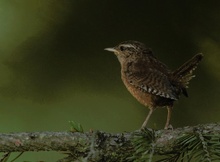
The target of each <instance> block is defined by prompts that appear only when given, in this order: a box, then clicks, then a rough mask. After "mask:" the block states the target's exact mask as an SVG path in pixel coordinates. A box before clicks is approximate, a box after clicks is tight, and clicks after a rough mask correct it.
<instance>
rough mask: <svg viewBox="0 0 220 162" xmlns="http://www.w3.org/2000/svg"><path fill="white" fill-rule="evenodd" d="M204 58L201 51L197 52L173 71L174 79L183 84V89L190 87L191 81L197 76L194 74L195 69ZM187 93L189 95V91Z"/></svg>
mask: <svg viewBox="0 0 220 162" xmlns="http://www.w3.org/2000/svg"><path fill="white" fill-rule="evenodd" d="M202 58H203V55H202V54H201V53H199V54H196V55H195V56H194V57H193V58H191V59H190V60H189V61H187V62H186V63H184V64H183V65H182V66H180V67H179V68H178V69H177V70H175V71H174V72H173V79H174V80H175V81H177V82H178V83H179V84H181V86H182V87H183V89H186V88H187V87H188V84H189V81H190V80H191V79H192V78H193V77H194V76H195V75H193V71H194V70H195V69H196V68H197V66H198V63H199V62H200V61H201V60H202ZM183 93H184V92H183ZM185 95H186V96H187V93H186V94H185Z"/></svg>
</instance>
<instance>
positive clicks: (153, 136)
mask: <svg viewBox="0 0 220 162" xmlns="http://www.w3.org/2000/svg"><path fill="white" fill-rule="evenodd" d="M146 133H150V136H149V135H148V136H147V138H146V142H149V141H147V140H150V142H151V144H153V148H154V152H153V154H170V153H172V152H176V151H178V147H177V146H176V144H177V143H176V141H177V140H178V139H179V138H180V137H182V136H184V135H185V134H198V135H199V134H202V135H212V134H214V135H219V134H220V123H211V124H205V125H197V126H192V127H190V126H187V127H183V128H177V129H174V130H152V129H145V130H137V131H134V132H124V133H117V134H113V133H106V132H102V131H95V132H85V133H81V132H31V133H27V132H25V133H1V134H0V152H25V151H68V154H69V157H72V158H74V159H87V160H88V159H90V161H95V160H96V161H99V160H100V159H102V160H105V158H110V157H111V158H113V157H115V158H117V159H123V158H128V157H129V156H131V154H133V152H134V151H135V149H136V148H135V147H136V146H135V139H137V137H143V136H145V134H146ZM148 137H150V138H148ZM143 144H144V142H143Z"/></svg>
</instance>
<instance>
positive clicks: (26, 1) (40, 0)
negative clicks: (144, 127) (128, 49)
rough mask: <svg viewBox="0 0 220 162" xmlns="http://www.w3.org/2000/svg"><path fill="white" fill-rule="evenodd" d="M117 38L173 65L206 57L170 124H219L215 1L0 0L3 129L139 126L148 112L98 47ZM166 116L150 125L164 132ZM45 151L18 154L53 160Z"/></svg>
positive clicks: (159, 114) (219, 24)
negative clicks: (74, 124)
mask: <svg viewBox="0 0 220 162" xmlns="http://www.w3.org/2000/svg"><path fill="white" fill-rule="evenodd" d="M125 40H138V41H141V42H144V43H145V44H146V45H147V46H149V47H151V48H152V49H153V51H154V53H155V55H156V56H157V57H158V58H159V59H160V60H161V61H162V62H164V63H166V64H167V65H168V66H169V67H170V68H171V69H175V68H177V67H179V66H180V65H181V64H183V63H184V62H185V61H187V60H188V59H189V58H191V57H192V56H193V55H194V54H196V53H199V52H202V53H204V60H203V61H202V62H201V64H200V65H199V67H198V69H197V70H196V71H195V74H196V76H197V77H196V78H194V79H193V80H192V81H191V83H190V89H188V93H189V96H190V97H189V98H185V97H181V99H180V100H179V101H178V102H176V103H175V106H174V111H173V116H172V121H171V123H172V125H173V127H174V128H176V127H182V126H186V125H195V124H202V123H209V122H218V121H219V117H220V107H219V97H220V95H219V93H220V86H219V81H220V63H219V62H220V56H219V54H220V1H205V0H201V1H174V0H173V1H172V0H171V1H159V0H156V1H153V0H139V1H135V0H126V1H125V0H124V1H122V0H121V1H116V0H111V1H110V0H109V1H107V0H96V1H91V0H62V1H58V0H1V1H0V74H1V75H0V77H1V79H0V108H1V109H0V112H1V113H0V123H1V124H0V130H1V132H23V131H66V130H68V129H69V125H68V121H70V120H73V121H75V122H79V123H81V124H82V125H83V127H84V129H85V130H89V129H93V130H97V129H98V130H104V131H108V132H123V131H133V130H136V129H138V128H140V126H141V124H142V122H143V121H144V119H145V117H146V115H147V113H148V109H147V108H146V107H144V106H142V105H140V104H139V103H138V102H137V101H136V100H135V99H134V98H133V97H132V96H131V95H130V94H129V93H128V91H127V90H126V88H125V87H124V85H123V83H122V81H121V78H120V66H119V62H118V61H117V59H116V57H115V56H114V55H113V54H112V53H109V52H106V51H104V50H103V49H104V48H106V47H112V46H114V45H116V44H118V43H120V42H121V41H125ZM166 113H167V112H166V109H158V110H157V111H155V112H154V114H153V116H152V118H151V120H150V122H149V124H148V126H149V127H152V128H156V129H161V128H163V126H164V124H165V120H166ZM44 155H45V157H44V156H42V154H39V153H36V154H34V155H33V154H28V153H26V154H25V155H24V156H23V157H22V158H24V159H25V160H29V159H32V160H33V159H34V160H35V161H37V160H46V159H47V157H48V161H50V160H52V159H51V157H53V158H54V160H55V159H57V156H59V155H57V154H53V156H50V155H48V154H45V153H44ZM33 156H34V158H33ZM49 159H50V160H49ZM54 160H52V161H54Z"/></svg>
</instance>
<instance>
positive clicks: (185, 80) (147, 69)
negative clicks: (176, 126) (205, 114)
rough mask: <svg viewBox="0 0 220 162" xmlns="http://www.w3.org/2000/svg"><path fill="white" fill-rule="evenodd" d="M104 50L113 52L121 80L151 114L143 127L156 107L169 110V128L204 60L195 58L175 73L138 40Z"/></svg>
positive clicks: (198, 55) (200, 55) (196, 56)
mask: <svg viewBox="0 0 220 162" xmlns="http://www.w3.org/2000/svg"><path fill="white" fill-rule="evenodd" d="M105 50H107V51H111V52H114V53H115V55H116V56H117V58H118V60H119V62H120V64H121V78H122V81H123V82H124V84H125V86H126V88H127V89H128V91H129V92H130V93H131V94H132V95H133V96H134V97H135V98H136V99H137V100H138V101H139V102H140V103H141V104H143V105H145V106H147V107H149V109H150V111H149V114H148V116H147V118H146V119H145V121H144V123H143V125H142V128H144V127H145V126H146V124H147V122H148V120H149V118H150V116H151V114H152V112H153V111H154V110H155V109H156V108H157V107H165V106H166V107H167V109H168V115H167V121H166V124H165V129H167V128H168V126H169V121H170V117H171V110H172V107H173V103H174V101H176V100H178V99H179V96H180V95H181V94H184V95H185V96H188V94H187V91H186V88H187V85H188V84H189V81H190V80H191V79H192V78H193V76H194V75H193V74H192V72H193V71H194V70H195V69H196V67H197V65H198V63H199V62H200V61H201V59H202V57H203V56H202V54H197V55H195V56H194V57H193V58H192V59H190V60H189V61H187V62H186V63H185V64H183V65H182V66H181V67H180V68H178V69H177V70H175V71H171V70H169V69H168V67H167V66H166V65H165V64H163V63H162V62H160V61H159V60H158V59H157V58H156V57H155V56H154V55H153V52H152V50H151V49H150V48H147V47H146V46H145V45H144V44H143V43H140V42H137V41H125V42H122V43H120V44H119V45H117V46H115V47H113V48H106V49H105Z"/></svg>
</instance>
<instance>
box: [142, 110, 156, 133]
mask: <svg viewBox="0 0 220 162" xmlns="http://www.w3.org/2000/svg"><path fill="white" fill-rule="evenodd" d="M153 111H154V109H153V108H150V111H149V113H148V115H147V117H146V119H145V121H144V123H143V124H142V126H141V129H143V128H145V127H146V125H147V122H148V120H149V119H150V116H151V115H152V113H153Z"/></svg>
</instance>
